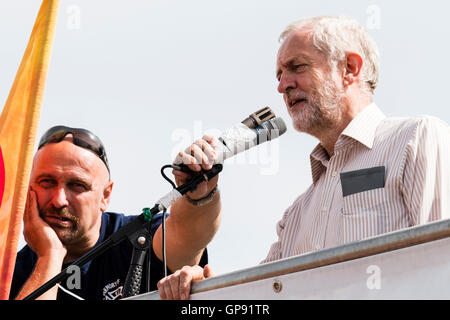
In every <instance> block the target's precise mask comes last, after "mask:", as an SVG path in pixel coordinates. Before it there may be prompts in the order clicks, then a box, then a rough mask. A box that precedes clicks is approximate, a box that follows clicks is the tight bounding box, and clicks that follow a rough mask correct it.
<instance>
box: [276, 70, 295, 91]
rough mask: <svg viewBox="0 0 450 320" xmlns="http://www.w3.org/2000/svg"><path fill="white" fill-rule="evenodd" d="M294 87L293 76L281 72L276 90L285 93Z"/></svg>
mask: <svg viewBox="0 0 450 320" xmlns="http://www.w3.org/2000/svg"><path fill="white" fill-rule="evenodd" d="M295 87H296V82H295V79H294V77H293V76H291V75H290V74H289V73H283V74H282V75H281V77H280V81H279V82H278V92H279V93H282V94H284V93H287V91H288V90H290V89H294V88H295Z"/></svg>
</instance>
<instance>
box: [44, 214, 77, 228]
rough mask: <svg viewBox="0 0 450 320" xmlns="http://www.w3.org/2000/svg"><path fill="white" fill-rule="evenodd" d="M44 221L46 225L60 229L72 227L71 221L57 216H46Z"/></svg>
mask: <svg viewBox="0 0 450 320" xmlns="http://www.w3.org/2000/svg"><path fill="white" fill-rule="evenodd" d="M44 220H45V221H46V222H47V223H48V224H51V225H57V226H61V227H69V226H71V225H72V220H70V219H67V218H64V217H59V216H46V217H45V219H44Z"/></svg>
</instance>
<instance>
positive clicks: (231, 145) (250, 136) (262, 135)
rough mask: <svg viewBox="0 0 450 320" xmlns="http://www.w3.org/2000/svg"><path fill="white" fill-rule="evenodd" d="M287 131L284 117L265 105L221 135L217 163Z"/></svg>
mask: <svg viewBox="0 0 450 320" xmlns="http://www.w3.org/2000/svg"><path fill="white" fill-rule="evenodd" d="M286 131H287V127H286V124H285V123H284V120H283V119H282V118H279V117H276V116H275V114H274V113H273V111H272V110H271V109H270V108H269V107H265V108H263V109H261V110H259V111H256V112H255V113H252V114H251V115H250V116H249V117H248V118H246V119H244V120H243V121H242V122H241V123H238V124H236V125H234V126H233V127H231V128H230V129H228V130H226V131H225V132H223V133H222V135H221V136H220V137H219V139H218V140H219V141H220V142H222V143H221V144H219V146H218V151H219V156H218V160H217V161H216V163H223V162H224V161H225V160H226V159H228V158H230V157H232V156H235V155H237V154H238V153H241V152H244V151H246V150H248V149H250V148H253V147H255V146H257V145H260V144H262V143H264V142H267V141H271V140H273V139H276V138H278V137H279V136H281V135H282V134H284V133H285V132H286Z"/></svg>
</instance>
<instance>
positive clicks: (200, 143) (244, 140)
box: [158, 107, 286, 208]
mask: <svg viewBox="0 0 450 320" xmlns="http://www.w3.org/2000/svg"><path fill="white" fill-rule="evenodd" d="M285 132H286V124H285V123H284V121H283V119H281V118H277V117H275V114H274V113H273V112H272V110H271V109H270V108H269V107H266V108H263V109H261V110H259V111H257V112H255V113H252V114H251V115H250V116H249V117H248V118H246V119H245V120H244V121H242V122H241V123H238V124H236V125H234V126H233V127H231V128H230V129H228V130H226V131H225V132H224V133H223V134H222V135H221V137H219V138H218V139H217V138H214V137H212V136H208V135H205V136H204V137H203V138H202V139H199V140H197V141H195V142H194V143H193V144H192V145H190V146H189V147H188V148H186V149H185V150H184V151H183V152H180V153H179V154H178V155H177V157H176V158H175V160H174V163H173V165H172V167H175V168H176V169H175V170H174V171H173V174H174V176H175V179H176V183H177V185H178V187H177V188H176V189H174V190H172V192H170V193H169V194H167V195H166V196H165V197H164V198H161V199H160V201H159V202H158V203H159V204H160V205H161V206H162V207H163V208H168V207H170V205H172V204H173V203H174V202H175V201H176V200H177V199H179V198H180V197H181V196H183V195H184V194H187V196H188V197H187V199H188V200H194V201H191V202H192V203H194V204H196V205H202V204H203V203H204V202H202V201H201V200H206V199H208V198H212V196H213V195H214V192H215V190H216V186H217V181H218V177H217V174H218V173H219V172H220V171H222V164H223V162H224V161H225V160H226V159H228V158H230V157H232V156H234V155H236V154H238V153H240V152H243V151H246V150H248V149H250V148H252V147H255V146H257V145H259V144H261V143H264V142H266V141H270V140H273V139H276V138H278V137H279V136H281V135H282V134H284V133H285ZM195 200H200V201H195Z"/></svg>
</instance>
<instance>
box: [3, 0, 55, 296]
mask: <svg viewBox="0 0 450 320" xmlns="http://www.w3.org/2000/svg"><path fill="white" fill-rule="evenodd" d="M58 4H59V0H55V1H53V0H43V2H42V5H41V8H40V9H39V13H38V16H37V18H36V22H35V24H34V27H33V31H32V33H31V37H30V40H29V42H28V46H27V48H26V50H25V54H24V56H23V58H22V62H21V64H20V67H19V70H18V71H17V74H16V78H15V80H14V83H13V86H12V88H11V91H10V93H9V96H8V100H7V101H6V104H5V106H4V108H3V111H2V113H1V115H0V299H2V300H5V299H8V297H9V290H10V288H11V280H12V275H13V272H14V264H15V261H16V256H17V249H18V243H19V236H20V232H21V227H22V218H23V211H24V207H25V203H26V199H27V194H28V182H29V178H30V171H31V164H32V157H33V149H34V143H35V139H36V132H37V127H38V123H39V118H40V111H41V104H42V97H43V94H44V87H45V80H46V76H47V70H48V64H49V60H50V52H51V45H52V41H53V35H54V31H55V24H56V16H57V11H58Z"/></svg>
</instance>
